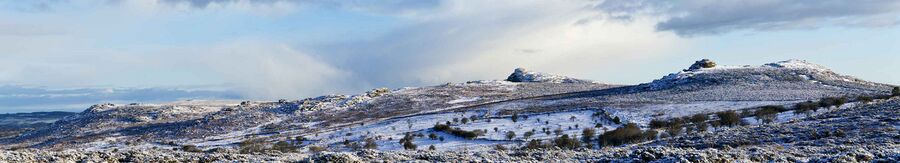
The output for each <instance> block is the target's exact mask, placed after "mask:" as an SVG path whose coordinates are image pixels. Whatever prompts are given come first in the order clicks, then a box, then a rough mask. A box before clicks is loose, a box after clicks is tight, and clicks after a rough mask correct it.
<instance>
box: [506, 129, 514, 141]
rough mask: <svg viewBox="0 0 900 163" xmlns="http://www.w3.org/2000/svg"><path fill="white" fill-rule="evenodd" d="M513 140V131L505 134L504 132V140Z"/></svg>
mask: <svg viewBox="0 0 900 163" xmlns="http://www.w3.org/2000/svg"><path fill="white" fill-rule="evenodd" d="M513 138H516V132H513V131H507V132H506V139H509V140H512V139H513Z"/></svg>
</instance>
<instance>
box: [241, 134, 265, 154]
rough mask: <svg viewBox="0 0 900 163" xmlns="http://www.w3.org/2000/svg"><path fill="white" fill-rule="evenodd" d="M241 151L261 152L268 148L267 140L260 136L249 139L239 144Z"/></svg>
mask: <svg viewBox="0 0 900 163" xmlns="http://www.w3.org/2000/svg"><path fill="white" fill-rule="evenodd" d="M238 149H240V152H241V153H245V154H246V153H260V152H263V151H265V150H266V144H265V140H263V139H259V138H253V139H247V140H244V141H241V142H240V143H239V144H238Z"/></svg>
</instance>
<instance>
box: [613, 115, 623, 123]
mask: <svg viewBox="0 0 900 163" xmlns="http://www.w3.org/2000/svg"><path fill="white" fill-rule="evenodd" d="M612 121H613V123H616V124H622V119H619V117H615V118H613V119H612Z"/></svg>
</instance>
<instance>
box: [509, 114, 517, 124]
mask: <svg viewBox="0 0 900 163" xmlns="http://www.w3.org/2000/svg"><path fill="white" fill-rule="evenodd" d="M510 119H512V121H513V122H519V113H513V115H512V117H510Z"/></svg>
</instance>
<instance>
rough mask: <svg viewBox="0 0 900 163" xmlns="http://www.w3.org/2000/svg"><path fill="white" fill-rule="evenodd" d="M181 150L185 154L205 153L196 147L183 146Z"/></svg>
mask: <svg viewBox="0 0 900 163" xmlns="http://www.w3.org/2000/svg"><path fill="white" fill-rule="evenodd" d="M181 150H182V151H185V152H194V153H200V152H203V150H202V149H200V148H197V146H196V145H183V146H181Z"/></svg>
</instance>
